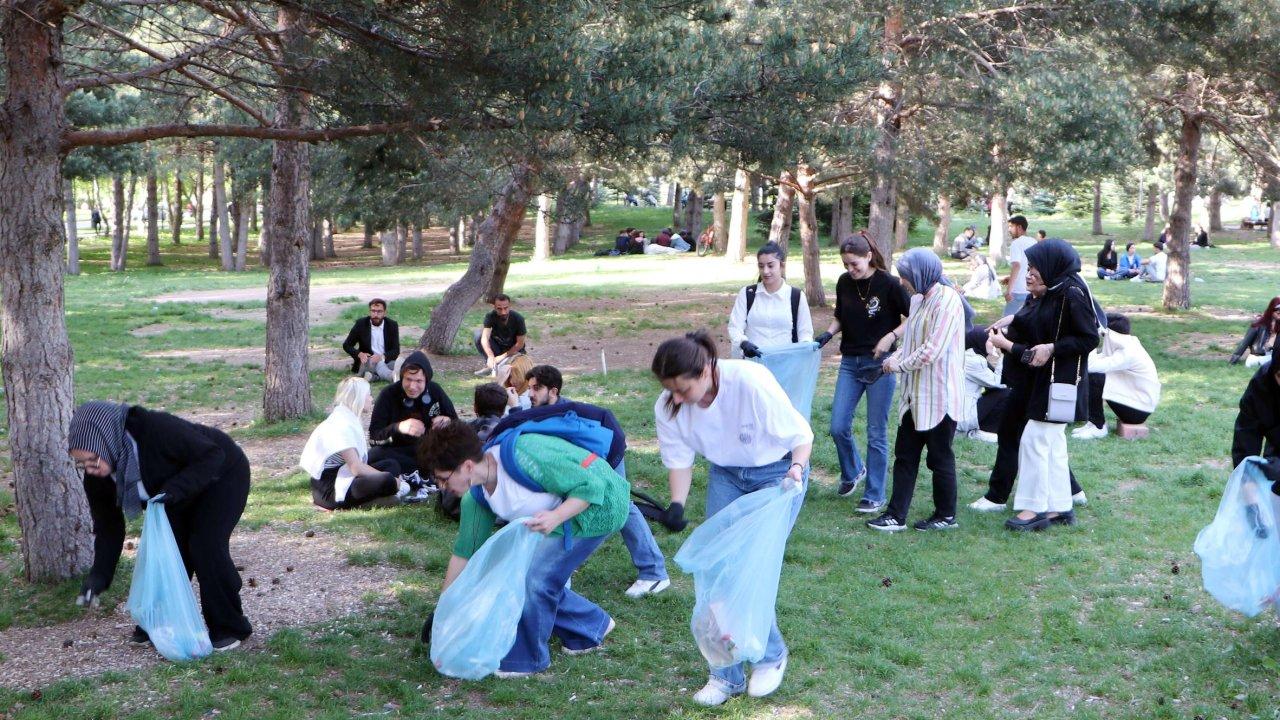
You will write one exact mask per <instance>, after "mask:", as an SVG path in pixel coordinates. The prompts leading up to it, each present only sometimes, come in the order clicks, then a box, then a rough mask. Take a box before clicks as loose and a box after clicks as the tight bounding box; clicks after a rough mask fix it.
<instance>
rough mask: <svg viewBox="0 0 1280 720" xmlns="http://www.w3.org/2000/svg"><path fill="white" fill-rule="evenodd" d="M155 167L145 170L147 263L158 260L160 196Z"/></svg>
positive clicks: (155, 262)
mask: <svg viewBox="0 0 1280 720" xmlns="http://www.w3.org/2000/svg"><path fill="white" fill-rule="evenodd" d="M157 181H158V178H156V171H155V168H151V169H149V170H147V265H161V264H162V263H161V262H160V196H159V193H157V192H156V184H157Z"/></svg>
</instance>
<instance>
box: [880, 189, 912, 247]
mask: <svg viewBox="0 0 1280 720" xmlns="http://www.w3.org/2000/svg"><path fill="white" fill-rule="evenodd" d="M895 205H897V208H896V209H895V211H894V214H893V251H894V252H902V251H903V250H906V249H907V243H909V242H911V208H910V207H909V206H908V205H907V199H906V198H904V197H902V196H901V195H899V196H898V198H897V201H896V202H895ZM885 262H888V259H886V260H885Z"/></svg>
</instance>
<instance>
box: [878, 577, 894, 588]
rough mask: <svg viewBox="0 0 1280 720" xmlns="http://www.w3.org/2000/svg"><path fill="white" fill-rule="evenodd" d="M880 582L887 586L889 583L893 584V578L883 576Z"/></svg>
mask: <svg viewBox="0 0 1280 720" xmlns="http://www.w3.org/2000/svg"><path fill="white" fill-rule="evenodd" d="M880 584H881V585H883V586H885V587H889V586H890V585H893V578H883V579H881V580H880Z"/></svg>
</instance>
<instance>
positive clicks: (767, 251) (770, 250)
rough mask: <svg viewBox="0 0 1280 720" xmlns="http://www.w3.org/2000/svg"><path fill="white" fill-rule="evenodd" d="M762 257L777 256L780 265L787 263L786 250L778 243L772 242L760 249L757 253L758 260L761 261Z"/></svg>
mask: <svg viewBox="0 0 1280 720" xmlns="http://www.w3.org/2000/svg"><path fill="white" fill-rule="evenodd" d="M761 255H776V256H777V258H778V262H780V263H783V262H786V261H787V251H786V249H784V248H783V247H782V246H781V245H779V244H778V243H776V242H774V241H772V240H770V241H769V242H767V243H765V244H764V245H761V246H760V249H759V250H757V251H756V258H757V259H759V257H760V256H761Z"/></svg>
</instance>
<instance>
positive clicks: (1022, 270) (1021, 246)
mask: <svg viewBox="0 0 1280 720" xmlns="http://www.w3.org/2000/svg"><path fill="white" fill-rule="evenodd" d="M1035 244H1036V239H1035V238H1034V237H1031V236H1030V235H1023V236H1022V237H1020V238H1018V239H1017V240H1014V241H1013V244H1012V245H1010V246H1009V262H1010V263H1018V274H1017V275H1015V276H1014V277H1013V279H1012V280H1010V281H1009V290H1010V292H1012V293H1014V294H1015V295H1026V294H1027V248H1029V247H1031V246H1032V245H1035Z"/></svg>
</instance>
